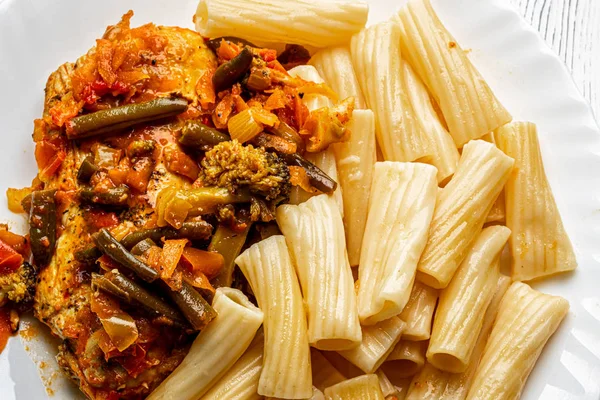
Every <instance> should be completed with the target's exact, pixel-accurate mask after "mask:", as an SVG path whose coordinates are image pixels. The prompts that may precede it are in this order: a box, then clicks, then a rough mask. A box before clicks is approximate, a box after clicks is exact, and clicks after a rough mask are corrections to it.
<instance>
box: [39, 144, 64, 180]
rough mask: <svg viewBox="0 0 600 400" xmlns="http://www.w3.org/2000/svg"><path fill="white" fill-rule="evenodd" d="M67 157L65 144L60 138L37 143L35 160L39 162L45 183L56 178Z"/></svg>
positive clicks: (41, 177) (40, 173) (41, 176)
mask: <svg viewBox="0 0 600 400" xmlns="http://www.w3.org/2000/svg"><path fill="white" fill-rule="evenodd" d="M66 156H67V153H66V151H65V143H64V142H63V141H62V140H61V138H59V137H56V138H51V139H43V140H42V141H39V142H37V143H36V145H35V160H36V161H37V165H38V170H39V177H40V179H41V180H42V181H44V182H45V181H47V180H48V179H50V178H51V177H52V176H54V174H56V172H57V171H58V169H59V168H60V166H61V165H62V162H63V161H64V159H65V158H66Z"/></svg>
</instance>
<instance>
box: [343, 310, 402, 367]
mask: <svg viewBox="0 0 600 400" xmlns="http://www.w3.org/2000/svg"><path fill="white" fill-rule="evenodd" d="M405 325H406V324H405V323H404V321H402V320H401V319H400V318H398V317H392V318H390V319H387V320H385V321H381V322H379V323H378V324H377V325H372V326H364V327H363V332H362V342H361V343H360V344H359V345H358V347H355V348H353V349H350V350H343V351H339V352H338V353H339V354H340V355H341V356H342V357H344V358H345V359H346V360H348V361H350V362H351V363H352V364H354V365H356V366H357V367H358V368H360V369H361V370H362V371H364V372H366V373H367V374H372V373H374V372H375V371H376V370H377V368H379V366H380V365H381V364H382V363H383V362H384V361H385V359H386V358H387V356H388V355H389V354H390V353H391V352H392V350H393V349H394V346H395V345H396V343H398V341H399V340H400V337H401V335H402V331H403V329H404V327H405Z"/></svg>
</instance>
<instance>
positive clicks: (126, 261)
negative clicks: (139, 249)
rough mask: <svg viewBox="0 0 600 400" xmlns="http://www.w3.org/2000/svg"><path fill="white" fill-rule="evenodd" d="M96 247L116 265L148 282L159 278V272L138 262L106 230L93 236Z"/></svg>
mask: <svg viewBox="0 0 600 400" xmlns="http://www.w3.org/2000/svg"><path fill="white" fill-rule="evenodd" d="M93 238H94V242H95V243H96V246H97V247H98V248H99V249H100V251H102V253H104V254H106V255H107V256H108V257H110V258H111V259H112V260H113V261H115V262H116V263H118V264H120V265H122V266H123V267H125V268H127V269H128V270H130V271H132V272H134V273H135V274H136V275H137V276H139V277H140V278H142V279H143V280H145V281H146V282H153V281H155V280H156V279H157V278H158V272H156V271H155V270H154V269H152V268H150V267H149V266H148V265H146V264H145V263H144V262H142V261H140V260H138V259H137V258H136V257H135V256H134V255H133V254H131V253H130V252H128V251H127V249H126V248H125V247H124V246H123V245H122V244H121V243H119V241H118V240H117V239H115V238H114V237H113V236H112V235H111V234H110V232H108V231H107V230H106V229H105V228H103V229H101V230H100V232H98V233H96V234H94V236H93Z"/></svg>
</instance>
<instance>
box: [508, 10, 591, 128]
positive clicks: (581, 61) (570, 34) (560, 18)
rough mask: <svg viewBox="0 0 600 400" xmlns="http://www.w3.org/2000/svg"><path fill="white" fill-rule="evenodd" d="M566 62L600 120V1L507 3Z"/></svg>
mask: <svg viewBox="0 0 600 400" xmlns="http://www.w3.org/2000/svg"><path fill="white" fill-rule="evenodd" d="M506 1H509V2H511V3H512V4H513V6H514V7H516V8H517V9H518V10H519V12H520V14H521V15H522V16H523V17H525V19H526V20H527V21H528V22H529V23H530V24H531V25H532V26H533V27H534V29H536V30H538V31H539V32H540V33H541V35H542V37H543V38H544V39H545V40H546V42H547V43H548V45H549V46H550V47H551V48H552V49H553V50H554V51H555V52H556V53H557V54H558V55H559V56H560V58H561V59H562V60H563V61H564V62H565V64H566V65H567V68H568V69H569V71H571V74H572V75H573V79H574V80H575V83H576V84H577V87H578V88H579V90H580V91H581V93H583V95H584V97H585V98H586V99H587V100H588V101H589V102H590V104H591V105H592V109H593V110H594V114H595V116H596V120H600V0H506Z"/></svg>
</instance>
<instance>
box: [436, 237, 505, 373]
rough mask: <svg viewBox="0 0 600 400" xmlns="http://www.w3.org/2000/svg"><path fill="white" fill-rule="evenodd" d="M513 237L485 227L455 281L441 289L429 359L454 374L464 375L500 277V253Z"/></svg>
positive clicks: (457, 272) (438, 366)
mask: <svg viewBox="0 0 600 400" xmlns="http://www.w3.org/2000/svg"><path fill="white" fill-rule="evenodd" d="M509 236H510V229H508V228H506V227H504V226H491V227H489V228H485V229H484V230H483V231H482V232H481V234H480V235H479V237H478V238H477V240H476V241H475V243H474V244H473V247H472V248H471V250H470V251H469V253H468V254H467V257H466V258H465V260H464V261H463V262H462V264H461V265H460V267H459V268H458V270H457V271H456V274H454V277H453V278H452V281H451V282H450V284H449V285H448V287H446V289H444V290H442V292H441V294H440V301H439V304H438V308H437V311H436V313H435V318H434V320H433V331H432V332H431V339H430V340H429V348H428V349H427V360H428V361H429V362H430V363H431V364H433V365H434V366H435V367H437V368H439V369H441V370H444V371H448V372H453V373H461V372H465V370H466V369H467V366H468V365H469V362H470V360H471V355H472V352H473V349H474V346H475V342H476V341H477V337H478V336H479V332H480V331H481V327H482V325H483V318H484V315H485V312H486V310H487V308H488V305H489V303H490V301H491V300H492V296H493V294H494V288H495V286H496V283H497V282H498V277H499V276H500V253H501V252H502V249H503V248H504V245H505V244H506V241H507V240H508V237H509Z"/></svg>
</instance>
